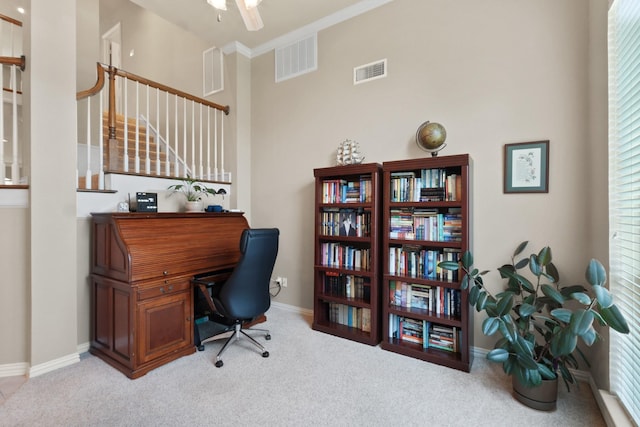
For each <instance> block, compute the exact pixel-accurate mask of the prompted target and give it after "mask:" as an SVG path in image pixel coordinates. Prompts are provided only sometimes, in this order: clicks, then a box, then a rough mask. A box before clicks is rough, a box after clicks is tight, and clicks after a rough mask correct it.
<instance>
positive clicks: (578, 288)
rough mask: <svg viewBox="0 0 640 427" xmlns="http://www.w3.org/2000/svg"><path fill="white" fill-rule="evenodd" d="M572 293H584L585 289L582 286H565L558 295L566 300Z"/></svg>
mask: <svg viewBox="0 0 640 427" xmlns="http://www.w3.org/2000/svg"><path fill="white" fill-rule="evenodd" d="M574 292H582V293H586V292H587V289H586V288H585V287H584V286H582V285H573V286H565V287H564V288H561V289H560V293H561V294H562V295H563V296H564V297H565V298H568V297H569V295H571V294H572V293H574Z"/></svg>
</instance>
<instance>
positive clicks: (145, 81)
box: [115, 68, 229, 115]
mask: <svg viewBox="0 0 640 427" xmlns="http://www.w3.org/2000/svg"><path fill="white" fill-rule="evenodd" d="M115 73H116V74H117V75H118V76H120V77H126V78H127V79H129V80H133V81H136V82H139V83H142V84H144V85H149V86H151V87H153V88H156V89H160V90H162V91H164V92H169V93H170V94H173V95H177V96H179V97H181V98H186V99H188V100H189V101H195V102H197V103H199V104H202V105H206V106H208V107H211V108H215V109H216V110H220V111H223V112H224V113H225V114H226V115H229V106H228V105H220V104H216V103H215V102H211V101H207V100H206V99H202V98H198V97H197V96H193V95H191V94H188V93H186V92H182V91H181V90H178V89H174V88H172V87H169V86H165V85H163V84H162V83H157V82H154V81H153V80H149V79H146V78H144V77H140V76H137V75H135V74H133V73H129V72H127V71H123V70H118V69H117V68H115Z"/></svg>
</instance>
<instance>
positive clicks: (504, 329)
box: [499, 322, 518, 343]
mask: <svg viewBox="0 0 640 427" xmlns="http://www.w3.org/2000/svg"><path fill="white" fill-rule="evenodd" d="M499 329H500V333H501V334H502V336H504V337H505V338H506V339H507V340H508V341H509V343H514V342H515V341H516V340H517V339H518V333H517V331H516V328H515V327H514V326H513V325H512V324H511V323H508V322H500V324H499Z"/></svg>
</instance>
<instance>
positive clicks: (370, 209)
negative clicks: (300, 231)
mask: <svg viewBox="0 0 640 427" xmlns="http://www.w3.org/2000/svg"><path fill="white" fill-rule="evenodd" d="M313 172H314V178H315V214H314V215H315V226H314V229H315V232H314V235H315V238H314V240H315V241H314V247H315V250H314V293H313V294H314V297H313V298H314V301H313V324H312V327H313V329H315V330H317V331H321V332H325V333H328V334H332V335H335V336H338V337H342V338H346V339H350V340H353V341H358V342H361V343H364V344H368V345H377V344H378V343H379V342H380V338H381V335H380V334H381V333H380V331H381V324H382V322H381V317H380V297H381V294H380V284H379V280H380V230H381V227H380V206H381V202H380V197H379V195H380V193H381V191H380V190H381V189H380V177H381V175H382V166H381V165H380V164H377V163H366V164H358V165H347V166H335V167H328V168H319V169H314V171H313ZM345 219H346V220H348V222H350V224H351V226H349V227H348V228H342V226H343V220H345Z"/></svg>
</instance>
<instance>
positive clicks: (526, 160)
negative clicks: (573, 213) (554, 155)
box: [503, 141, 549, 193]
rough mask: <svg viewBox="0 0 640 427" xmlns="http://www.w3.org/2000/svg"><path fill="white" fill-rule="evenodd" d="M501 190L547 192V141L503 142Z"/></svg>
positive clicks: (510, 191)
mask: <svg viewBox="0 0 640 427" xmlns="http://www.w3.org/2000/svg"><path fill="white" fill-rule="evenodd" d="M503 191H504V192H505V193H548V192H549V141H535V142H520V143H515V144H505V146H504V189H503Z"/></svg>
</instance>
